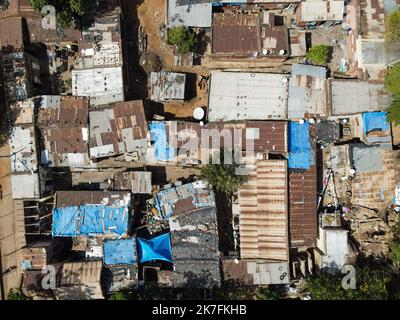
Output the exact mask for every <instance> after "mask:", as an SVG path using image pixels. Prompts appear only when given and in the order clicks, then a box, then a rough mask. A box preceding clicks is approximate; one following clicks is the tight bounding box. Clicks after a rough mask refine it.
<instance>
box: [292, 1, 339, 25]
mask: <svg viewBox="0 0 400 320" xmlns="http://www.w3.org/2000/svg"><path fill="white" fill-rule="evenodd" d="M300 10H301V21H303V22H312V21H326V20H342V19H343V14H344V1H341V0H328V1H323V0H307V1H302V2H301V5H300Z"/></svg>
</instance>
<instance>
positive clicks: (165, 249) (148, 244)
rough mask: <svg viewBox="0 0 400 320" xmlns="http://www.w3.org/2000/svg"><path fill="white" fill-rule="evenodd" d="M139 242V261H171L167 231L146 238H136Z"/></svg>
mask: <svg viewBox="0 0 400 320" xmlns="http://www.w3.org/2000/svg"><path fill="white" fill-rule="evenodd" d="M137 240H138V244H139V261H140V263H144V262H146V261H152V260H162V261H168V262H172V249H171V240H170V235H169V233H165V234H163V235H161V236H158V237H155V238H153V239H150V240H147V239H142V238H137Z"/></svg>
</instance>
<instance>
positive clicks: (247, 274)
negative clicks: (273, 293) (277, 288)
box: [222, 259, 290, 286]
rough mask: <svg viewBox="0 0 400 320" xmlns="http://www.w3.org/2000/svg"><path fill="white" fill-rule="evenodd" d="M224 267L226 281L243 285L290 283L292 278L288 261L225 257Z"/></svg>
mask: <svg viewBox="0 0 400 320" xmlns="http://www.w3.org/2000/svg"><path fill="white" fill-rule="evenodd" d="M222 268H223V274H224V281H225V282H226V283H232V284H237V285H241V286H260V285H276V284H288V283H289V279H290V271H289V263H288V262H287V261H261V260H254V261H250V260H247V259H246V260H238V259H223V260H222Z"/></svg>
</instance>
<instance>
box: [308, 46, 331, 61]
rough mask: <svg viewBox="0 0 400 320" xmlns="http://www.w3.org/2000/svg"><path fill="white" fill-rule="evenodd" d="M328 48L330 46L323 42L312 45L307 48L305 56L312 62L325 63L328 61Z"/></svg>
mask: <svg viewBox="0 0 400 320" xmlns="http://www.w3.org/2000/svg"><path fill="white" fill-rule="evenodd" d="M329 50H330V46H327V45H324V44H319V45H315V46H312V47H311V48H310V49H309V50H308V52H307V54H306V58H307V59H308V60H310V61H311V62H312V63H315V64H320V65H325V64H327V63H328V57H329Z"/></svg>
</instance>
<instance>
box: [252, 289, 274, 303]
mask: <svg viewBox="0 0 400 320" xmlns="http://www.w3.org/2000/svg"><path fill="white" fill-rule="evenodd" d="M256 297H257V300H278V299H279V295H278V294H277V293H276V291H274V290H272V289H270V288H258V289H257V291H256Z"/></svg>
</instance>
